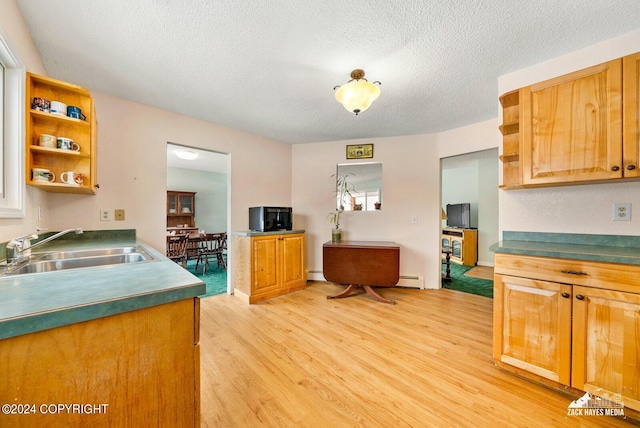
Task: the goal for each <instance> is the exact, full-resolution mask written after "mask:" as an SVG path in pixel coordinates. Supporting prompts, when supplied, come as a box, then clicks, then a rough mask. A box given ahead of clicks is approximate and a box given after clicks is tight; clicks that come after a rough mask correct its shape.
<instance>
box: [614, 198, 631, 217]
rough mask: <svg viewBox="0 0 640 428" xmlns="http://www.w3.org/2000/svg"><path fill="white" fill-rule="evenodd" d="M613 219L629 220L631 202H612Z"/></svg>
mask: <svg viewBox="0 0 640 428" xmlns="http://www.w3.org/2000/svg"><path fill="white" fill-rule="evenodd" d="M613 221H631V204H630V203H618V202H616V203H614V204H613Z"/></svg>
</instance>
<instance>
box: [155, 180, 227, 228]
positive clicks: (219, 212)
mask: <svg viewBox="0 0 640 428" xmlns="http://www.w3.org/2000/svg"><path fill="white" fill-rule="evenodd" d="M167 189H168V190H177V191H185V192H196V196H195V206H196V210H195V212H196V216H195V222H196V227H198V229H200V230H205V231H206V232H207V233H217V232H227V174H221V173H218V172H211V171H198V170H194V169H185V168H167Z"/></svg>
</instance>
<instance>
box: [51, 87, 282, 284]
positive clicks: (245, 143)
mask: <svg viewBox="0 0 640 428" xmlns="http://www.w3.org/2000/svg"><path fill="white" fill-rule="evenodd" d="M92 95H93V97H94V102H95V109H96V115H97V117H98V183H99V184H100V189H98V193H97V195H95V196H78V195H68V194H50V195H48V197H49V201H50V209H49V213H48V221H49V224H50V226H51V228H52V230H61V229H66V228H69V227H78V226H80V227H84V228H85V229H87V230H96V229H124V228H133V229H136V230H137V235H138V237H139V238H141V239H143V240H145V241H146V242H148V243H149V244H151V245H152V246H153V247H154V248H156V249H157V250H159V251H164V246H165V231H166V196H167V195H166V191H167V184H166V183H167V159H166V155H167V150H166V144H167V142H168V141H171V142H173V143H175V144H180V145H185V146H189V147H195V148H200V149H204V150H213V151H217V152H220V153H229V154H230V156H231V157H230V160H231V169H230V171H231V173H230V176H229V179H230V181H231V195H230V204H231V218H230V219H229V224H228V229H227V230H229V231H230V233H232V232H233V231H236V230H246V229H247V228H248V226H249V224H248V223H249V221H248V208H249V207H250V206H254V205H261V204H262V203H263V202H265V200H268V201H269V202H270V203H272V204H274V205H275V204H277V205H284V206H288V205H290V204H291V146H290V145H288V144H283V143H279V142H276V141H273V140H269V139H267V138H262V137H259V136H256V135H252V134H248V133H244V132H241V131H236V130H233V129H230V128H226V127H223V126H219V125H215V124H212V123H209V122H204V121H201V120H197V119H193V118H189V117H186V116H182V115H179V114H175V113H171V112H168V111H164V110H160V109H157V108H153V107H149V106H146V105H143V104H138V103H134V102H131V101H127V100H123V99H120V98H115V97H111V96H109V95H105V94H100V93H92ZM100 208H113V209H116V208H118V209H124V210H125V211H126V216H125V217H126V220H125V221H122V222H120V221H118V222H103V221H100V218H99V212H100ZM233 247H234V243H233V239H230V240H229V263H230V265H231V266H233V254H234V252H233ZM229 275H230V279H231V281H230V283H231V284H233V270H232V269H230V270H229Z"/></svg>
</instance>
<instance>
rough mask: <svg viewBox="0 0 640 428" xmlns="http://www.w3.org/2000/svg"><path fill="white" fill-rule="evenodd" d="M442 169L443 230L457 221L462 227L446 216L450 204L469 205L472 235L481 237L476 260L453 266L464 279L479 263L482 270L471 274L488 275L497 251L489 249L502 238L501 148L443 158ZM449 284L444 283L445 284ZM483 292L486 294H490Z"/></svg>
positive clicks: (475, 255)
mask: <svg viewBox="0 0 640 428" xmlns="http://www.w3.org/2000/svg"><path fill="white" fill-rule="evenodd" d="M440 170H441V189H440V192H441V193H440V198H441V203H442V213H443V220H442V224H441V229H447V228H448V225H449V226H450V224H449V223H451V224H453V227H454V228H456V227H458V228H459V227H460V226H459V225H457V224H455V223H456V219H455V218H454V219H451V220H449V219H445V217H446V211H447V205H448V204H450V205H451V206H457V205H461V204H469V207H470V212H469V214H468V222H469V227H470V228H472V229H474V230H473V231H472V232H473V233H472V234H471V235H472V236H477V238H476V241H477V251H475V254H473V257H474V260H472V261H471V262H468V263H465V264H456V265H452V266H453V267H454V268H456V269H454V270H456V271H457V270H459V271H460V275H461V277H460V278H461V279H462V281H465V280H466V279H468V276H467V275H466V273H467V271H470V270H471V269H472V268H473V267H474V266H478V267H480V268H477V269H476V270H477V271H478V272H476V273H474V272H469V274H470V275H472V276H471V278H474V276H475V275H476V274H478V275H480V276H479V277H478V278H480V279H482V278H483V277H484V276H485V275H486V272H485V271H486V270H490V269H492V268H493V253H492V252H491V251H489V247H490V246H491V245H492V244H494V243H495V242H497V241H499V231H498V181H499V176H498V175H499V164H498V149H497V148H494V149H489V150H482V151H478V152H472V153H466V154H462V155H458V156H452V157H448V158H443V159H441V161H440ZM458 221H460V219H458ZM465 224H466V220H465ZM462 245H464V244H462ZM465 265H466V266H465ZM482 268H484V269H482ZM489 277H490V276H489ZM469 282H470V283H471V282H473V280H472V279H469ZM445 285H446V284H445V283H444V282H443V286H445ZM447 288H448V287H447ZM464 288H465V287H462V284H461V289H460V291H466V290H464ZM476 294H480V293H476ZM482 295H486V293H485V294H482Z"/></svg>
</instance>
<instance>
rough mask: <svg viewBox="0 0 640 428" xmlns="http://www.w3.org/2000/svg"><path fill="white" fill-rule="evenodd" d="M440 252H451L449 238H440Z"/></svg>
mask: <svg viewBox="0 0 640 428" xmlns="http://www.w3.org/2000/svg"><path fill="white" fill-rule="evenodd" d="M442 251H451V243H450V240H449V238H448V237H447V238H444V237H443V238H442Z"/></svg>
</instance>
